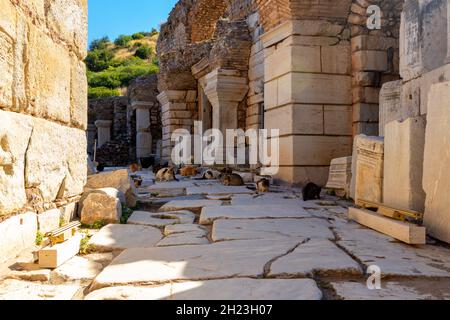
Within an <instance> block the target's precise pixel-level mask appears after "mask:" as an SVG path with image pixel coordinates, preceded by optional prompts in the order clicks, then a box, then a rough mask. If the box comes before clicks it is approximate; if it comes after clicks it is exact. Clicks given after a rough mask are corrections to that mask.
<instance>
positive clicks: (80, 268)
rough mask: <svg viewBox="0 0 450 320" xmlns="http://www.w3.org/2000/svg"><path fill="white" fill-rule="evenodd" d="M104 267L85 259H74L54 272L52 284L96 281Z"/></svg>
mask: <svg viewBox="0 0 450 320" xmlns="http://www.w3.org/2000/svg"><path fill="white" fill-rule="evenodd" d="M102 270H103V265H101V264H100V263H97V262H94V261H90V260H88V259H86V258H83V257H73V258H72V259H70V260H69V261H67V262H66V263H65V264H63V265H62V266H60V267H58V268H57V269H55V270H54V271H53V272H52V282H53V281H55V282H57V283H61V284H62V283H64V282H82V283H84V282H89V281H91V280H92V279H94V278H95V277H96V276H97V275H98V274H99V273H100V271H102Z"/></svg>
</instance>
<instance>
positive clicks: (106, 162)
mask: <svg viewBox="0 0 450 320" xmlns="http://www.w3.org/2000/svg"><path fill="white" fill-rule="evenodd" d="M157 95H158V90H157V78H156V75H150V76H145V77H140V78H137V79H135V80H134V81H133V82H132V83H131V84H130V86H129V88H128V89H127V96H123V97H112V98H103V99H94V100H90V101H89V111H88V112H89V113H88V114H89V116H88V152H89V154H90V155H91V156H92V157H93V156H94V147H95V143H97V145H96V146H97V151H96V159H95V160H96V161H97V162H98V163H100V164H102V165H103V166H107V167H108V166H109V167H120V166H127V165H129V164H130V163H133V162H139V159H141V158H145V157H150V156H154V157H155V158H156V159H155V160H157V159H160V158H161V155H160V154H159V153H160V144H161V135H162V122H161V106H160V104H159V102H158V100H157V99H156V97H157ZM157 162H159V160H157Z"/></svg>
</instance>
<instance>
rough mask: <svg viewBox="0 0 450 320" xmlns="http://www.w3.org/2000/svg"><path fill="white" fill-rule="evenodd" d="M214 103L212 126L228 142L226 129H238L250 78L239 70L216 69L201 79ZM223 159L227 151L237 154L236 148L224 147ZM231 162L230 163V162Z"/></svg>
mask: <svg viewBox="0 0 450 320" xmlns="http://www.w3.org/2000/svg"><path fill="white" fill-rule="evenodd" d="M200 84H201V85H202V86H203V88H204V92H205V94H206V96H207V97H208V100H209V101H210V102H211V105H212V128H213V129H219V130H220V132H222V135H223V138H224V140H223V142H224V144H225V143H226V130H227V129H238V127H239V125H238V107H239V104H240V103H241V102H242V100H244V98H245V95H246V94H247V92H248V89H249V87H248V80H247V78H246V77H242V76H241V74H240V72H239V71H236V70H224V69H215V70H213V71H211V72H210V73H208V74H207V75H205V76H204V78H203V79H202V80H201V81H200ZM222 149H223V155H224V156H223V161H226V159H227V158H226V155H227V153H228V154H230V155H234V154H235V148H231V149H229V150H228V149H227V145H224V146H223V147H222ZM228 164H229V163H228Z"/></svg>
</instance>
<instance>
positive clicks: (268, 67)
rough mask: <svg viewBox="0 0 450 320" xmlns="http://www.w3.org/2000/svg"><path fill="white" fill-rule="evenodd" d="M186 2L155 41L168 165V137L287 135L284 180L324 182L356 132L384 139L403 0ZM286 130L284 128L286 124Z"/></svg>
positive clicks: (283, 140)
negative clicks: (376, 8) (375, 20)
mask: <svg viewBox="0 0 450 320" xmlns="http://www.w3.org/2000/svg"><path fill="white" fill-rule="evenodd" d="M370 4H371V3H370V1H351V0H340V1H322V2H321V3H320V4H319V3H317V4H316V3H311V1H301V0H299V1H269V0H267V1H266V0H260V1H244V0H241V1H220V0H217V1H214V5H211V2H210V1H189V0H186V1H180V2H179V3H178V4H177V6H176V7H175V9H174V10H173V11H172V13H171V14H170V17H169V20H168V22H167V23H166V24H165V25H163V26H162V28H161V35H160V38H159V43H158V54H159V57H160V66H161V72H160V74H159V82H158V87H159V90H160V92H161V93H160V95H159V96H158V99H159V101H160V102H161V105H162V108H163V115H162V117H163V126H164V128H163V158H164V159H166V160H169V157H170V150H171V141H170V137H171V133H172V132H173V131H174V130H175V129H178V128H185V129H188V130H191V131H192V130H193V121H194V120H201V121H202V122H203V129H204V130H207V129H209V128H211V127H212V128H218V129H222V130H223V129H230V128H232V129H234V128H241V129H244V130H246V129H249V128H267V129H272V128H273V129H280V130H281V132H280V136H281V142H280V143H281V150H280V153H281V160H280V162H281V163H280V170H279V174H278V175H277V177H276V178H277V179H278V180H280V181H284V182H288V183H291V184H297V185H304V184H305V182H308V181H314V182H316V183H319V184H322V185H325V183H326V182H327V178H328V171H329V166H330V162H331V160H332V159H334V158H339V157H341V156H349V155H351V153H352V142H353V137H354V136H355V135H357V134H361V133H364V134H368V135H378V102H379V101H378V99H379V91H380V88H381V87H382V85H383V84H384V83H386V82H388V81H391V80H395V79H398V75H399V50H398V48H399V40H398V38H399V37H398V36H399V30H400V14H401V11H402V4H403V1H400V0H399V1H377V4H379V5H380V7H381V10H382V12H385V13H387V16H386V17H384V19H383V23H382V29H381V30H369V29H367V27H366V22H367V18H366V15H367V14H366V11H367V8H368V6H369V5H370ZM280 124H283V125H280Z"/></svg>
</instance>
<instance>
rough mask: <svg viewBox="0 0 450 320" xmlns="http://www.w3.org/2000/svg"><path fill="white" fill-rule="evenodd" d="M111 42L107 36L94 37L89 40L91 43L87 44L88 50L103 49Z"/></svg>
mask: <svg viewBox="0 0 450 320" xmlns="http://www.w3.org/2000/svg"><path fill="white" fill-rule="evenodd" d="M110 44H111V41H109V38H108V37H103V38H100V39H95V40H93V41H92V42H91V45H90V46H89V50H90V51H94V50H105V49H107V48H108V46H109V45H110Z"/></svg>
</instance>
